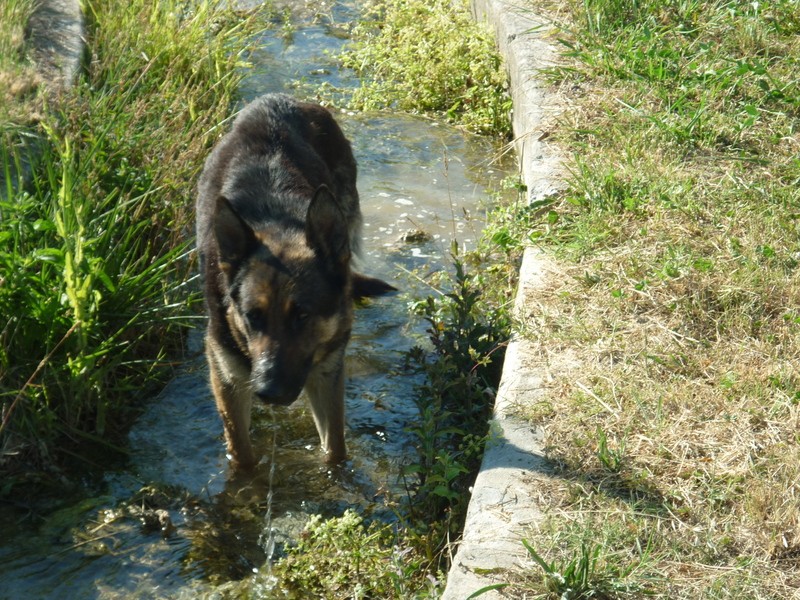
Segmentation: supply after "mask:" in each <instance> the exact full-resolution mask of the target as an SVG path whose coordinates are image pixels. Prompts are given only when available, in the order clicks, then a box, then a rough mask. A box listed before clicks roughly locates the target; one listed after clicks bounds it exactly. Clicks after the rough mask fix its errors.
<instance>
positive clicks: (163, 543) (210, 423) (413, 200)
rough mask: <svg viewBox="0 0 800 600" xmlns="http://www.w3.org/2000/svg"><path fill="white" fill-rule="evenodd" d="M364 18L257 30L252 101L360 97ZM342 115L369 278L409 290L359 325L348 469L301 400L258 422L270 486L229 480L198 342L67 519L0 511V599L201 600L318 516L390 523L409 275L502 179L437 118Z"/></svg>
mask: <svg viewBox="0 0 800 600" xmlns="http://www.w3.org/2000/svg"><path fill="white" fill-rule="evenodd" d="M303 5H304V6H305V4H303ZM356 16H357V13H356V11H355V9H354V8H353V7H352V5H349V4H343V3H335V4H333V5H332V7H331V8H329V9H328V11H327V13H326V14H325V15H322V16H320V15H319V14H309V13H306V12H303V11H296V14H295V15H294V18H295V19H296V23H295V24H294V26H293V28H292V34H291V36H290V37H289V38H285V37H281V36H280V35H278V33H276V32H267V33H265V34H264V37H263V38H262V39H261V40H260V48H259V49H258V50H257V51H256V52H254V54H253V55H252V56H251V57H250V61H251V64H252V67H251V70H250V71H249V72H248V78H247V80H246V81H245V83H244V85H243V87H242V95H243V97H244V99H245V100H250V99H252V98H254V97H256V96H258V95H260V94H262V93H265V92H269V91H278V90H286V89H289V91H290V93H291V89H290V88H291V87H292V83H293V82H296V81H298V80H300V79H306V80H315V81H328V82H330V83H332V84H333V85H336V86H344V85H353V84H354V83H355V82H354V81H353V80H352V78H350V79H348V75H347V74H346V73H342V72H340V71H337V69H336V68H335V66H334V65H332V64H331V63H330V59H329V58H328V56H327V54H326V52H329V51H335V50H336V49H338V47H339V46H340V45H341V44H342V43H343V33H342V32H343V31H344V28H342V27H341V26H340V25H339V24H342V23H347V22H352V21H353V20H355V18H356ZM336 116H337V119H338V120H339V121H340V123H341V125H342V127H343V129H344V131H345V134H346V135H347V136H348V137H349V138H350V140H351V142H352V144H353V149H354V152H355V154H356V159H357V160H358V164H359V191H360V195H361V201H362V211H363V213H364V221H365V224H364V232H363V237H364V256H363V257H362V259H361V264H360V265H359V269H360V270H362V271H364V272H366V273H369V274H371V275H375V276H379V277H382V278H385V279H387V280H388V281H392V282H394V283H395V284H396V285H397V286H398V287H399V288H401V289H402V290H403V293H402V294H400V295H396V296H394V297H392V298H384V299H380V300H378V301H376V302H373V303H371V304H368V305H366V306H364V307H362V308H359V309H358V310H357V314H356V323H355V325H354V330H353V336H352V341H351V344H350V346H349V348H348V359H347V360H348V362H347V371H348V379H347V388H346V402H347V427H348V430H347V438H348V447H349V454H350V456H351V459H350V461H349V462H348V463H347V464H346V465H345V466H344V467H343V468H341V469H337V470H336V471H331V470H329V469H327V468H325V467H324V466H323V465H322V463H321V461H320V453H319V450H318V438H317V433H316V430H315V429H314V425H313V422H312V419H311V415H310V413H309V412H308V410H307V408H306V405H305V402H304V400H303V399H302V398H301V400H299V401H298V402H296V403H295V405H293V406H291V407H288V408H282V409H274V410H269V409H266V408H257V409H256V414H255V415H254V419H253V438H254V441H255V443H256V445H257V447H258V449H259V450H261V451H262V453H263V454H264V455H265V456H267V457H269V456H270V455H272V453H273V450H274V464H275V469H274V472H273V473H272V474H271V473H270V464H271V463H270V461H269V460H264V461H262V463H261V464H260V465H259V466H258V468H257V469H256V472H255V473H253V474H251V475H248V476H239V477H234V476H232V475H231V474H230V472H229V470H228V466H227V461H226V458H225V455H224V445H223V441H222V426H221V423H220V420H219V416H218V414H217V412H216V408H215V406H214V401H213V398H212V396H211V393H210V390H209V388H208V381H207V368H206V365H205V360H204V358H203V355H202V331H201V330H197V331H195V332H193V333H192V334H191V335H190V356H189V357H188V359H187V361H186V364H185V365H184V367H183V368H182V370H181V373H180V374H179V375H178V376H177V377H176V378H175V379H174V380H173V381H172V382H171V383H170V384H169V385H168V386H167V387H166V388H165V389H164V390H163V392H162V393H161V394H160V395H159V396H158V397H157V398H156V399H155V400H154V402H152V403H151V404H150V405H149V406H148V407H147V408H146V410H145V411H144V414H143V415H142V416H141V418H140V419H139V420H138V421H137V423H136V424H135V425H134V427H133V428H132V430H131V431H130V436H129V442H130V452H131V454H130V459H129V461H128V464H127V465H126V466H125V468H124V469H118V470H115V471H111V472H107V473H106V474H105V475H104V477H103V480H102V482H100V483H95V484H92V485H87V489H89V490H91V491H89V492H85V493H84V494H83V495H82V496H81V497H78V498H74V499H72V500H67V499H63V502H61V504H60V506H59V508H58V510H54V511H42V512H41V513H40V514H38V515H34V514H32V513H30V512H29V511H27V510H24V509H19V510H16V509H14V510H8V509H3V510H2V511H0V531H2V532H3V535H2V538H0V581H1V582H2V584H1V585H0V600H4V599H6V598H9V599H10V598H19V597H24V596H28V597H35V598H78V597H80V598H104V599H111V598H150V597H170V598H177V597H181V598H182V597H185V598H193V597H197V596H198V595H203V594H207V593H213V590H214V589H216V586H218V585H222V584H224V583H225V582H228V581H231V580H236V579H241V578H243V577H245V576H247V575H248V574H250V573H252V572H253V570H254V569H255V568H257V567H258V566H259V565H261V564H263V562H264V561H265V559H266V556H267V553H266V551H265V548H266V547H267V542H268V539H267V538H268V537H269V532H270V531H271V532H272V534H273V536H274V541H275V542H276V544H277V548H278V553H279V552H280V547H281V545H283V544H287V543H290V542H291V540H292V539H294V537H295V536H296V535H297V534H298V532H299V531H300V530H301V528H302V527H303V525H304V524H305V522H306V520H307V519H308V516H309V515H311V514H322V515H324V516H333V515H341V514H342V513H343V512H344V510H345V508H348V507H355V508H357V509H358V510H360V511H361V512H362V513H365V514H369V515H371V516H373V517H375V518H380V519H386V520H390V519H392V514H391V511H390V510H389V509H387V508H386V503H385V502H384V500H385V499H386V498H387V497H397V496H399V495H402V494H403V485H402V482H401V481H400V480H399V476H398V473H399V470H400V465H402V464H403V462H404V461H406V460H408V459H410V458H411V457H413V447H412V441H411V440H410V438H409V435H408V434H407V433H406V427H407V426H408V424H409V423H411V422H412V421H413V420H414V419H415V416H416V415H415V408H414V403H413V393H414V388H415V386H416V385H417V384H419V383H420V382H419V381H418V380H416V379H415V376H413V375H411V374H409V373H408V372H405V371H404V370H403V363H404V356H403V353H404V352H405V351H406V350H407V349H408V348H410V347H411V346H412V345H414V344H415V343H417V342H418V341H419V340H420V339H421V338H423V337H424V326H422V325H420V324H415V323H413V322H411V321H409V314H408V309H407V306H406V302H407V300H406V298H407V296H406V295H405V294H410V295H411V296H414V295H427V294H428V293H429V292H430V290H429V289H426V287H425V284H424V283H422V282H421V280H420V279H419V278H415V277H412V276H409V275H408V273H409V272H412V271H415V270H420V269H422V271H421V272H422V273H423V276H424V273H425V272H426V271H434V270H438V269H441V268H444V267H443V265H445V264H447V263H448V260H447V254H448V252H449V247H450V243H451V241H452V240H453V239H457V240H458V242H459V243H460V244H461V245H462V246H471V245H473V244H474V243H475V241H476V239H477V237H478V235H479V233H480V229H481V226H482V224H483V216H482V213H483V210H484V205H485V202H486V200H485V198H486V191H485V190H486V189H487V188H493V187H494V188H497V187H499V181H500V179H501V178H502V177H503V175H504V172H502V171H501V170H499V169H495V168H494V167H492V166H491V159H492V158H493V157H494V156H495V149H494V148H493V147H492V145H491V144H490V143H489V142H487V141H486V140H482V139H480V138H475V137H473V136H470V135H467V134H464V133H463V132H461V131H458V130H456V129H454V128H451V127H448V126H445V125H442V124H439V123H436V122H434V121H431V120H429V119H425V118H420V117H413V116H408V115H400V114H388V113H373V114H349V113H337V115H336Z"/></svg>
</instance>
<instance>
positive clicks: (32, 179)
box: [0, 0, 254, 493]
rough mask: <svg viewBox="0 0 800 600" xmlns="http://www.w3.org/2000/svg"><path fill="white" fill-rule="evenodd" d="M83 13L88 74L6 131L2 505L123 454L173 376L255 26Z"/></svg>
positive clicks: (201, 10)
mask: <svg viewBox="0 0 800 600" xmlns="http://www.w3.org/2000/svg"><path fill="white" fill-rule="evenodd" d="M14 4H15V3H14V2H12V5H14ZM190 6H191V7H192V8H190ZM85 8H86V18H87V29H88V31H87V34H88V35H87V42H88V46H89V49H90V53H91V56H92V60H91V61H90V62H89V63H88V64H87V65H86V66H85V72H84V73H82V74H81V76H80V78H79V81H78V83H77V85H76V86H75V87H74V88H73V89H71V90H69V91H67V92H64V93H63V94H61V95H60V96H59V97H58V98H49V99H46V98H42V99H41V100H40V101H41V102H42V104H43V105H44V110H43V111H42V114H41V115H40V116H39V121H38V123H35V124H33V125H31V126H29V127H28V128H27V129H26V130H25V131H23V132H21V133H20V132H14V131H4V132H2V135H3V136H4V137H3V140H2V144H1V145H0V146H1V147H0V159H2V168H3V174H4V176H3V177H2V180H3V181H4V182H5V185H4V187H3V189H0V239H2V241H3V244H2V249H0V273H2V277H0V314H2V315H3V316H4V325H3V328H2V329H1V330H0V382H2V383H0V399H1V401H2V407H3V410H2V424H1V425H0V473H3V475H4V477H3V481H4V485H3V489H2V492H3V493H8V492H9V491H10V488H11V487H12V486H13V485H14V483H15V482H19V481H21V480H22V479H23V477H24V478H27V479H30V478H31V477H37V475H36V474H37V473H39V472H42V471H44V470H48V469H49V468H51V467H52V466H53V465H56V464H59V463H62V462H63V459H64V458H65V456H66V455H75V453H76V452H77V455H76V456H78V458H80V459H81V460H87V459H86V454H85V453H84V451H83V450H80V449H78V444H79V443H81V444H85V443H86V442H94V443H101V444H104V445H108V447H109V448H110V447H113V444H114V441H115V440H117V439H118V434H120V433H121V432H122V431H123V430H124V429H125V427H126V425H127V424H128V423H129V419H130V417H131V414H132V413H133V412H134V411H135V406H136V403H137V401H138V400H139V399H141V397H142V394H143V393H147V392H151V391H152V390H153V386H157V385H158V383H159V382H161V381H163V378H164V376H165V375H167V374H168V373H169V371H170V358H169V356H170V353H172V352H174V350H176V349H177V348H179V347H180V345H181V343H182V333H181V328H182V327H183V326H185V324H186V319H187V315H188V314H190V312H191V310H190V307H191V304H192V300H191V298H192V297H193V296H192V293H191V292H190V290H189V289H187V286H186V285H184V284H183V283H182V282H184V281H186V279H187V273H188V271H187V267H188V264H189V261H188V260H187V259H186V256H185V253H186V251H187V249H188V247H189V246H188V244H187V241H188V240H190V239H191V236H190V234H189V232H190V231H191V222H192V216H191V212H190V210H189V207H190V206H191V203H192V200H191V198H192V187H193V182H194V180H195V176H196V173H197V171H198V169H199V168H200V165H202V160H203V157H204V155H205V153H206V151H207V148H208V146H209V144H210V143H211V142H212V141H213V139H214V137H215V131H216V128H217V127H218V126H219V124H220V123H222V122H224V121H225V119H226V118H227V116H228V114H229V111H230V107H231V105H232V102H233V100H234V97H235V93H236V90H237V85H238V79H237V77H238V75H237V70H236V68H235V67H236V64H237V62H238V61H239V60H240V57H241V54H242V52H243V50H244V47H245V44H246V40H247V35H248V31H249V30H250V29H252V28H253V24H254V21H253V20H252V19H248V18H242V16H241V15H236V14H233V13H232V12H230V11H225V10H218V9H212V8H210V7H209V5H197V6H195V5H194V4H191V5H190V4H188V3H183V2H177V1H176V2H171V1H170V2H165V1H159V2H150V1H147V0H134V1H133V2H126V3H124V4H120V3H117V2H111V1H105V0H96V1H92V2H89V3H88V4H86V7H85ZM4 31H5V29H4ZM211 32H214V33H211ZM4 106H5V105H4ZM32 139H33V140H34V141H33V142H31V140H32ZM27 170H29V171H30V173H29V176H28V177H23V176H22V174H23V173H24V172H26V171H27ZM22 467H24V472H23V471H20V469H21V468H22ZM42 483H46V478H44V479H43V480H42Z"/></svg>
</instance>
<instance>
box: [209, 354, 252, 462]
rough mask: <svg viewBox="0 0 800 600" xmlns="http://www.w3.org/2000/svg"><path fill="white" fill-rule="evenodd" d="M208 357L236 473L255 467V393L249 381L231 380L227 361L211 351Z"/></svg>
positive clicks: (213, 386)
mask: <svg viewBox="0 0 800 600" xmlns="http://www.w3.org/2000/svg"><path fill="white" fill-rule="evenodd" d="M207 348H208V344H207ZM206 354H207V356H208V364H209V367H210V369H209V371H210V373H211V389H212V390H213V392H214V400H216V403H217V409H218V410H219V414H220V416H221V417H222V426H223V428H224V430H225V441H226V443H227V446H228V454H230V459H231V466H232V467H233V468H234V469H236V470H245V469H250V468H252V467H253V466H255V464H256V455H255V452H254V451H253V446H252V444H251V443H250V414H251V410H252V407H253V393H252V391H251V390H250V386H249V385H248V384H247V382H246V381H242V382H238V381H236V379H235V378H231V377H230V374H229V371H228V369H226V365H224V364H222V363H223V361H224V359H221V358H220V357H218V356H216V354H215V353H214V352H213V351H212V350H211V349H210V348H209V349H208V350H207V352H206Z"/></svg>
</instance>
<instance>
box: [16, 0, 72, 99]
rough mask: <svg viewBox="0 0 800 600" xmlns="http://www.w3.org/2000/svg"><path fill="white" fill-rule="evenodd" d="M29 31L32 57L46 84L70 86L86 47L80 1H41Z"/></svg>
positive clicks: (29, 25)
mask: <svg viewBox="0 0 800 600" xmlns="http://www.w3.org/2000/svg"><path fill="white" fill-rule="evenodd" d="M28 31H29V32H30V41H31V46H32V48H33V58H34V61H35V62H36V66H37V70H38V72H39V75H40V76H41V78H42V81H43V82H44V84H45V86H47V87H48V88H49V89H61V88H64V87H68V86H71V85H73V84H74V83H75V81H76V80H77V78H78V72H79V71H80V68H81V59H82V57H83V53H84V51H85V49H86V42H85V33H86V32H85V27H84V21H83V12H82V11H81V5H80V2H79V0H41V2H39V4H38V6H37V8H36V11H35V12H34V14H33V15H32V16H31V19H30V22H29V23H28Z"/></svg>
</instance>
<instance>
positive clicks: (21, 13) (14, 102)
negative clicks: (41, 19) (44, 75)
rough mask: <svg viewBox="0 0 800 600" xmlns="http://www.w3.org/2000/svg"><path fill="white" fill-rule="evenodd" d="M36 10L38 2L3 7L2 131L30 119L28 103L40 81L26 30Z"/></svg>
mask: <svg viewBox="0 0 800 600" xmlns="http://www.w3.org/2000/svg"><path fill="white" fill-rule="evenodd" d="M35 7H36V2H35V1H34V0H6V1H5V2H3V4H2V5H0V23H2V24H3V27H2V29H0V90H1V91H0V130H4V129H7V128H8V127H9V126H11V125H12V124H14V123H20V122H25V121H26V120H27V119H28V117H29V116H30V115H29V113H28V111H27V110H26V108H25V100H26V98H29V97H30V96H31V94H32V93H33V92H34V91H35V90H36V87H37V86H38V84H39V78H38V76H37V74H36V69H35V67H34V65H33V62H32V61H31V58H30V48H29V46H28V42H27V40H26V38H25V27H26V26H27V24H28V19H30V17H31V15H32V14H33V11H34V9H35Z"/></svg>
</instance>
